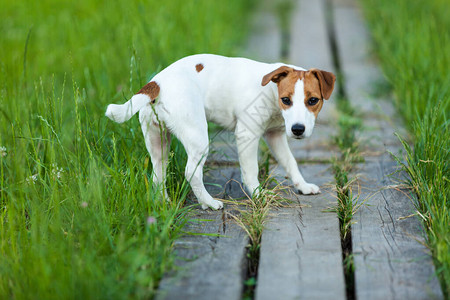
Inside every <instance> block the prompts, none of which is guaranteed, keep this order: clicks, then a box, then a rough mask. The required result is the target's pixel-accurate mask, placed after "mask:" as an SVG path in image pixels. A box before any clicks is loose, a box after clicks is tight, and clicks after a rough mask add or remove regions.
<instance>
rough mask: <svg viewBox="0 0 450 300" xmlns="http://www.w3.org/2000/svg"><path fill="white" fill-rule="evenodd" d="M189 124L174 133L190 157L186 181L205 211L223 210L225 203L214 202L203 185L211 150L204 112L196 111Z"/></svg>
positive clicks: (175, 129) (176, 129)
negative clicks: (204, 168)
mask: <svg viewBox="0 0 450 300" xmlns="http://www.w3.org/2000/svg"><path fill="white" fill-rule="evenodd" d="M187 110H188V108H187ZM187 123H189V125H188V126H182V127H177V128H174V131H173V133H174V134H175V135H176V136H177V137H178V139H179V140H180V141H181V143H182V144H183V146H184V149H186V153H187V156H188V160H187V164H186V171H185V175H186V179H187V180H188V181H189V183H190V185H191V187H192V190H193V192H194V194H195V196H196V197H197V200H198V202H199V203H200V204H201V205H202V208H203V209H207V208H208V207H210V208H212V209H221V208H223V203H222V202H221V201H218V200H214V199H213V198H212V197H211V195H210V194H209V193H208V191H207V190H206V188H205V185H204V183H203V165H204V164H205V161H206V157H207V156H208V150H209V147H208V146H209V145H208V144H209V140H208V124H207V122H206V116H205V114H204V112H203V111H202V112H199V111H196V112H195V118H192V119H190V120H189V121H188V122H186V124H187Z"/></svg>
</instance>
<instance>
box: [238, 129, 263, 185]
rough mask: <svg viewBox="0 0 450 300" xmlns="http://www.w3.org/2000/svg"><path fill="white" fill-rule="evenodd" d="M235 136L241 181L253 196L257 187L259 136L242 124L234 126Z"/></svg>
mask: <svg viewBox="0 0 450 300" xmlns="http://www.w3.org/2000/svg"><path fill="white" fill-rule="evenodd" d="M235 134H236V143H237V148H238V154H239V165H240V167H241V177H242V181H243V183H244V186H245V187H246V188H247V190H248V191H249V192H250V193H252V194H253V192H254V191H255V190H256V189H257V188H258V187H259V181H258V146H259V139H260V138H261V135H258V134H257V133H255V132H254V131H251V130H249V128H247V126H246V125H245V124H242V123H238V124H237V125H236V130H235Z"/></svg>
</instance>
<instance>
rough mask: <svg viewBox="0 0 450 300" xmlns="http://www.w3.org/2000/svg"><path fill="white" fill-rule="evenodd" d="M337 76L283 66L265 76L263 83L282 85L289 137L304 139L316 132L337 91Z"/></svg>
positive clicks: (281, 102) (280, 92)
mask: <svg viewBox="0 0 450 300" xmlns="http://www.w3.org/2000/svg"><path fill="white" fill-rule="evenodd" d="M335 80H336V76H334V74H333V73H331V72H326V71H322V70H318V69H310V70H307V71H303V70H295V69H293V68H291V67H288V66H282V67H279V68H278V69H276V70H274V71H272V72H270V73H269V74H267V75H265V76H264V77H263V79H262V82H261V84H262V85H263V86H265V85H267V84H268V83H269V82H270V81H273V82H275V83H276V84H277V86H278V105H279V107H280V109H281V113H282V115H283V118H284V123H285V126H286V133H287V135H288V136H289V137H293V138H297V139H301V138H304V137H309V136H311V134H312V131H313V128H314V124H315V122H316V118H317V115H318V114H319V112H320V110H321V109H322V106H323V100H324V99H325V100H328V99H329V98H330V96H331V93H332V92H333V88H334V82H335Z"/></svg>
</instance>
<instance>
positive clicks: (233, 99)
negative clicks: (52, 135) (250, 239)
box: [106, 54, 336, 209]
mask: <svg viewBox="0 0 450 300" xmlns="http://www.w3.org/2000/svg"><path fill="white" fill-rule="evenodd" d="M335 80H336V77H335V76H334V74H333V73H330V72H326V71H322V70H318V69H310V70H305V69H303V68H300V67H297V66H293V65H286V64H282V63H274V64H267V63H261V62H257V61H253V60H249V59H245V58H230V57H224V56H219V55H212V54H198V55H192V56H188V57H185V58H182V59H180V60H178V61H176V62H175V63H173V64H172V65H170V66H168V67H167V68H166V69H164V70H162V71H161V72H160V73H158V74H157V75H156V76H155V77H153V79H152V80H151V81H150V82H149V83H147V84H146V85H145V86H144V87H143V88H142V89H141V90H140V91H139V92H138V93H137V94H135V95H134V96H133V97H132V98H131V99H130V100H129V101H128V102H126V103H125V104H122V105H118V104H110V105H109V106H108V108H107V110H106V116H107V117H108V118H110V119H111V120H113V121H115V122H118V123H122V122H125V121H127V120H129V119H130V118H131V117H132V116H133V115H134V114H136V113H137V112H139V121H140V123H141V127H142V132H143V134H144V138H145V144H146V146H147V150H148V152H149V153H150V157H151V161H152V164H153V170H154V176H153V181H154V183H156V184H162V185H163V186H164V184H163V183H164V178H165V173H166V168H167V162H168V151H167V145H168V144H169V143H170V133H173V134H174V135H175V136H176V137H177V138H178V139H179V140H180V141H181V143H182V144H183V146H184V148H185V149H186V153H187V156H188V160H187V165H186V170H185V176H186V179H187V180H188V181H189V183H190V185H191V187H192V190H193V191H194V194H195V196H196V197H197V200H198V202H199V203H200V204H201V205H202V208H203V209H207V208H208V207H210V208H212V209H221V208H222V207H223V203H222V202H221V201H219V200H214V199H213V198H212V197H211V195H210V194H209V193H208V192H207V191H206V189H205V186H204V184H203V165H204V163H205V160H206V157H207V155H208V144H209V140H208V123H207V121H212V122H214V123H217V124H219V125H221V126H222V127H224V128H226V129H229V130H233V131H234V132H235V135H236V143H237V148H238V153H239V164H240V166H241V174H242V179H243V182H244V185H245V187H246V188H247V189H248V190H249V191H250V192H251V193H253V192H254V191H255V190H256V189H257V188H258V186H259V181H258V158H257V156H258V145H259V140H260V138H261V137H262V136H264V137H265V138H266V140H267V143H268V145H269V147H270V148H271V150H272V152H273V154H274V156H275V158H276V160H277V161H278V163H279V164H280V165H281V166H282V167H283V168H284V169H285V170H286V172H287V175H288V176H289V178H290V179H291V180H292V181H293V183H294V187H295V188H296V189H298V190H299V192H301V193H303V194H317V193H319V192H320V190H319V187H318V186H316V185H315V184H312V183H307V182H306V181H305V180H304V179H303V176H302V175H301V173H300V171H299V169H298V166H297V162H296V160H295V158H294V156H293V155H292V152H291V151H290V149H289V146H288V142H287V136H289V137H291V138H295V139H302V138H305V137H309V136H310V135H311V134H312V131H313V128H314V123H315V120H316V118H317V114H318V113H319V111H320V110H321V108H322V105H323V102H324V101H323V99H329V98H330V96H331V93H332V91H333V88H334V82H335ZM169 132H170V133H169ZM163 193H164V194H165V193H166V191H165V189H163Z"/></svg>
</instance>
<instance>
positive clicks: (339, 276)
mask: <svg viewBox="0 0 450 300" xmlns="http://www.w3.org/2000/svg"><path fill="white" fill-rule="evenodd" d="M328 168H329V166H328V165H319V164H317V165H306V166H302V167H301V169H302V171H303V173H304V175H305V177H306V178H307V180H309V181H310V182H314V183H316V184H319V185H320V186H321V191H322V193H321V194H319V195H314V196H303V195H299V196H298V199H292V200H293V201H294V205H293V206H292V207H289V208H283V209H279V210H274V211H272V213H271V215H270V219H269V221H268V223H267V227H266V229H265V230H264V232H263V236H262V244H261V253H260V261H259V271H258V279H257V288H256V299H257V300H264V299H331V298H332V299H345V284H344V276H343V269H342V253H341V240H340V234H339V221H338V219H337V217H336V214H334V213H330V212H324V210H325V209H327V208H329V207H330V206H333V205H335V202H336V199H335V196H334V192H332V191H331V188H330V186H328V187H327V186H326V183H329V182H332V181H333V176H332V175H331V174H330V171H329V170H328ZM279 174H280V175H279V176H283V175H284V173H283V172H280V173H279ZM281 178H282V177H281ZM299 205H302V207H300V206H299Z"/></svg>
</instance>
